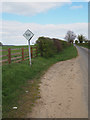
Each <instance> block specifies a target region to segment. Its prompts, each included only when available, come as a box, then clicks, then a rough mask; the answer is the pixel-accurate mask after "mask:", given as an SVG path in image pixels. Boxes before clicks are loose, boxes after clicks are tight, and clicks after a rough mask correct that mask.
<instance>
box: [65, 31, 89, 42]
mask: <svg viewBox="0 0 90 120" xmlns="http://www.w3.org/2000/svg"><path fill="white" fill-rule="evenodd" d="M76 37H77V39H78V40H75V38H76ZM65 39H66V40H67V41H68V42H69V43H73V42H74V40H75V43H76V44H77V43H78V41H79V43H83V42H85V43H88V40H87V38H86V37H85V36H84V35H82V34H80V35H78V36H76V35H75V33H74V32H73V31H70V30H69V31H68V32H67V34H66V36H65Z"/></svg>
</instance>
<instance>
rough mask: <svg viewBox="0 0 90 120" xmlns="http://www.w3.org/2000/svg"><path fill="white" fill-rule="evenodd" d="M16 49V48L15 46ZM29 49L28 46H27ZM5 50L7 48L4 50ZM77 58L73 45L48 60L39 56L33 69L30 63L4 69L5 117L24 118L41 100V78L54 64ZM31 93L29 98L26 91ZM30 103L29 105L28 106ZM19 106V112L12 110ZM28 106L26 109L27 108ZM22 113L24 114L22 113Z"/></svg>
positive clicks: (24, 62) (14, 64)
mask: <svg viewBox="0 0 90 120" xmlns="http://www.w3.org/2000/svg"><path fill="white" fill-rule="evenodd" d="M13 47H14V46H13ZM26 47H27V46H26ZM3 49H5V47H4V48H3ZM76 56H77V50H76V48H75V47H74V46H73V45H70V46H69V47H65V48H64V49H63V51H61V52H60V53H58V54H56V55H55V56H54V57H50V58H48V59H46V58H43V57H40V56H37V57H36V58H32V67H30V66H29V61H28V60H26V61H21V62H20V63H11V64H7V65H3V67H2V87H3V89H2V93H3V94H2V95H3V96H2V98H3V117H7V118H8V117H22V116H24V115H25V114H26V112H27V110H29V111H31V108H32V106H33V104H34V102H35V100H36V99H37V98H39V97H40V96H39V85H38V84H39V83H40V79H39V78H40V77H41V76H42V74H44V72H45V71H46V70H47V69H48V68H49V67H50V66H51V65H52V64H54V63H56V62H58V61H64V60H67V59H71V58H74V57H76ZM26 90H27V91H30V95H29V96H28V97H27V95H26V92H25V91H26ZM28 102H29V104H27V103H28ZM14 106H17V107H18V109H17V110H13V109H12V108H13V107H14ZM25 106H26V107H25ZM23 108H24V109H23ZM21 111H22V112H21Z"/></svg>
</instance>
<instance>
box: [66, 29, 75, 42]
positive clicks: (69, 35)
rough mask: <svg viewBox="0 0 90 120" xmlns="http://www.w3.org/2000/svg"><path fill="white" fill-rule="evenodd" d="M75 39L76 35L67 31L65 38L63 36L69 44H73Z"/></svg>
mask: <svg viewBox="0 0 90 120" xmlns="http://www.w3.org/2000/svg"><path fill="white" fill-rule="evenodd" d="M75 38H76V35H75V33H74V32H73V31H70V30H69V31H68V32H67V34H66V36H65V39H66V40H67V41H68V42H69V43H73V41H74V40H75Z"/></svg>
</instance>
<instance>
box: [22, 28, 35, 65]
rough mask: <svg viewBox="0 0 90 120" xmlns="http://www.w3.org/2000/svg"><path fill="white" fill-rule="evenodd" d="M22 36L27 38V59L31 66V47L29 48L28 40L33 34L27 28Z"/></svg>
mask: <svg viewBox="0 0 90 120" xmlns="http://www.w3.org/2000/svg"><path fill="white" fill-rule="evenodd" d="M23 36H24V37H25V38H26V39H27V40H28V46H29V47H28V49H29V61H30V66H31V48H30V40H31V39H32V37H33V36H34V34H33V33H32V32H31V31H30V30H29V29H28V30H27V31H26V32H25V33H24V34H23Z"/></svg>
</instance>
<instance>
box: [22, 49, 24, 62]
mask: <svg viewBox="0 0 90 120" xmlns="http://www.w3.org/2000/svg"><path fill="white" fill-rule="evenodd" d="M23 60H24V48H22V61H23Z"/></svg>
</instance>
